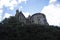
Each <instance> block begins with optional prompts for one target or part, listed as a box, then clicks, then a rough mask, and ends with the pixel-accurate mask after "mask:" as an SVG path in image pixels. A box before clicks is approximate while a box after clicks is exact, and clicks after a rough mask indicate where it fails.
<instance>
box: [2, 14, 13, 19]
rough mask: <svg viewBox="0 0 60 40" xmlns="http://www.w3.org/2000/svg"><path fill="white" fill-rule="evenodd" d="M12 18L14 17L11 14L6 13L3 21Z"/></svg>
mask: <svg viewBox="0 0 60 40" xmlns="http://www.w3.org/2000/svg"><path fill="white" fill-rule="evenodd" d="M10 16H12V15H11V14H9V13H5V15H4V17H3V19H4V18H9V17H10Z"/></svg>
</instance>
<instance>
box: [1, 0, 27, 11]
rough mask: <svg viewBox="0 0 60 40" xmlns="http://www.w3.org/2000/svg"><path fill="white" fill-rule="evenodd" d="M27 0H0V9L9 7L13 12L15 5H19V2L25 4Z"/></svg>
mask: <svg viewBox="0 0 60 40" xmlns="http://www.w3.org/2000/svg"><path fill="white" fill-rule="evenodd" d="M26 1H27V0H18V1H17V0H0V8H2V7H3V6H6V7H11V8H10V9H11V10H13V9H14V7H15V5H18V4H20V3H21V2H26Z"/></svg>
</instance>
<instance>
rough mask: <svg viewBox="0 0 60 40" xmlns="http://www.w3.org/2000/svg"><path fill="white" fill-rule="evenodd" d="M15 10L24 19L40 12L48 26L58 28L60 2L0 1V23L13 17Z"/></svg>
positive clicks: (38, 0) (55, 0) (31, 0)
mask: <svg viewBox="0 0 60 40" xmlns="http://www.w3.org/2000/svg"><path fill="white" fill-rule="evenodd" d="M16 9H18V10H19V11H22V12H23V14H24V15H25V16H26V17H28V15H33V14H34V13H38V12H41V13H43V14H45V15H46V19H47V22H48V23H49V24H50V25H57V26H60V0H0V21H1V20H2V19H4V18H9V16H14V15H15V13H16V12H15V11H16Z"/></svg>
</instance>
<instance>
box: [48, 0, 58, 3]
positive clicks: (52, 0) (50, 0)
mask: <svg viewBox="0 0 60 40" xmlns="http://www.w3.org/2000/svg"><path fill="white" fill-rule="evenodd" d="M56 1H57V0H49V3H54V2H56Z"/></svg>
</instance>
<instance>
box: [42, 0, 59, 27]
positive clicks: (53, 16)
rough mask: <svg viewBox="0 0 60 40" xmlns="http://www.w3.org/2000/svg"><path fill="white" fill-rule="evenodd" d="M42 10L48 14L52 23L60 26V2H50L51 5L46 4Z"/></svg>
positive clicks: (49, 21)
mask: <svg viewBox="0 0 60 40" xmlns="http://www.w3.org/2000/svg"><path fill="white" fill-rule="evenodd" d="M50 2H56V0H54V1H52V0H51V1H50ZM41 12H42V13H44V14H45V15H46V18H47V21H48V23H49V24H50V25H58V26H60V25H59V24H60V4H58V3H49V5H48V6H45V7H44V8H43V9H42V11H41Z"/></svg>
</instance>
